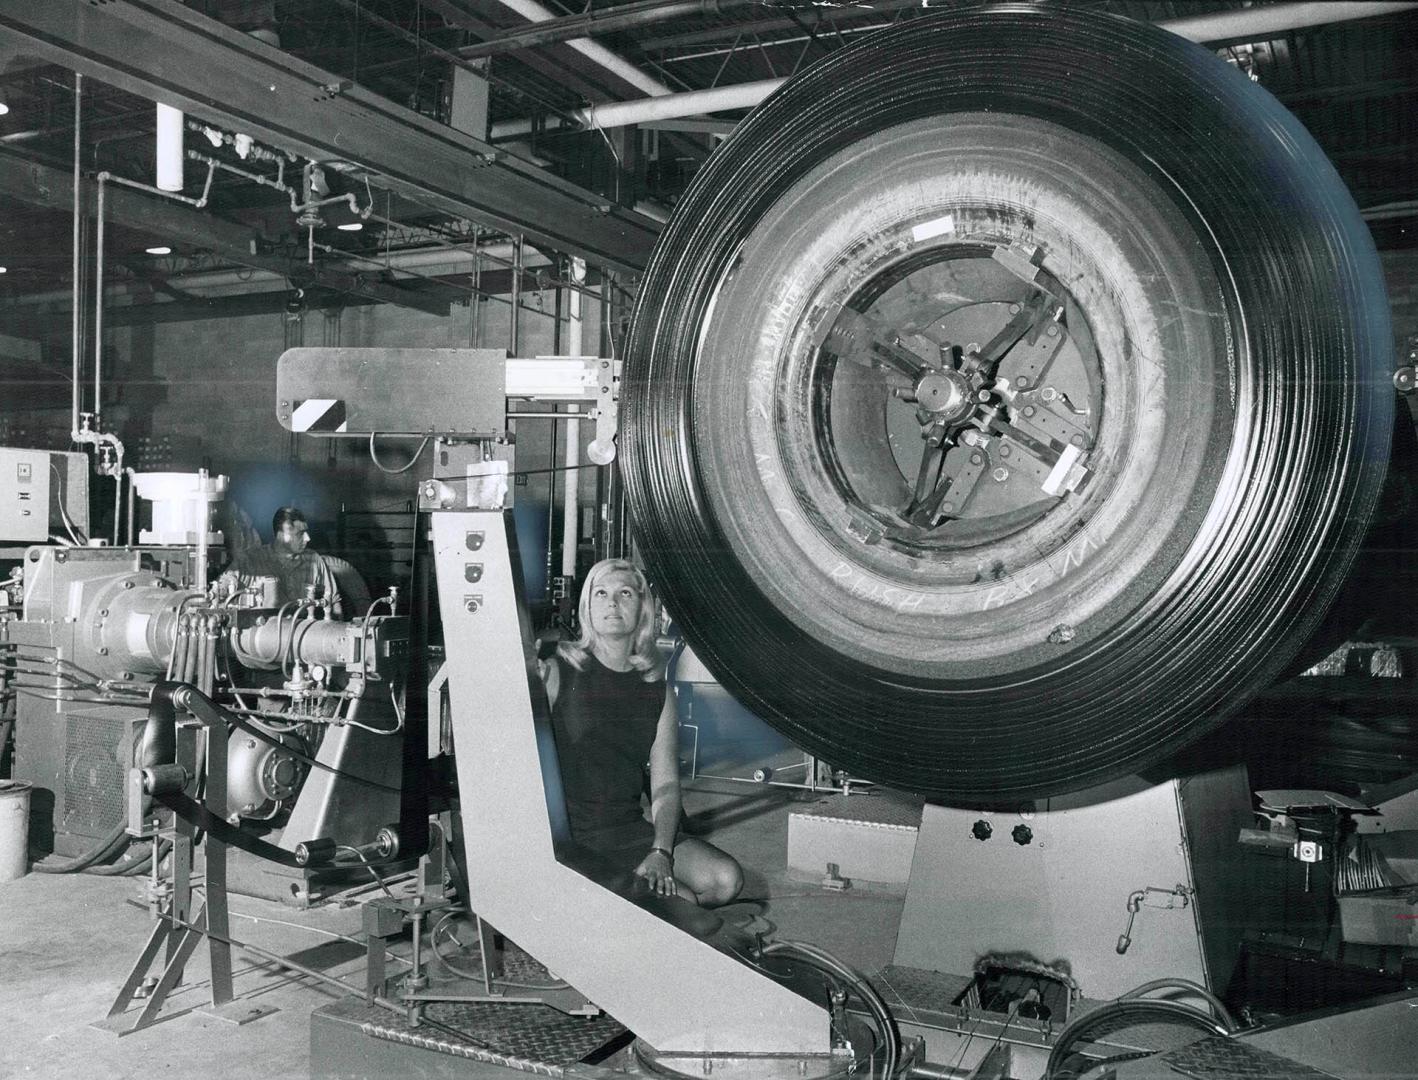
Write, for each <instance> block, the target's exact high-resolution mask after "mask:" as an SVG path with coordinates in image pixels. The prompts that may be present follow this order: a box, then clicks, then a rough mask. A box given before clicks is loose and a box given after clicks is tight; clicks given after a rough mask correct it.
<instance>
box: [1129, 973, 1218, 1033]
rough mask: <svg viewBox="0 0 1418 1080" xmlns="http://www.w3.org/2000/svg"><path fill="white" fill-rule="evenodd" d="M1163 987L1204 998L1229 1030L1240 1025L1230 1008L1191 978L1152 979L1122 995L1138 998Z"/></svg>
mask: <svg viewBox="0 0 1418 1080" xmlns="http://www.w3.org/2000/svg"><path fill="white" fill-rule="evenodd" d="M1163 989H1172V990H1185V991H1186V992H1187V993H1189V994H1195V995H1196V996H1197V997H1199V998H1204V999H1205V1000H1206V1002H1207V1003H1208V1004H1209V1005H1210V1006H1211V1011H1212V1012H1213V1013H1215V1014H1216V1019H1218V1020H1220V1021H1221V1022H1222V1023H1223V1024H1225V1025H1226V1027H1227V1028H1228V1029H1229V1030H1230V1031H1235V1030H1236V1029H1237V1028H1238V1027H1239V1026H1240V1025H1238V1024H1237V1023H1236V1020H1235V1018H1234V1017H1233V1016H1232V1015H1231V1012H1230V1010H1229V1009H1227V1008H1226V1006H1225V1004H1223V1003H1222V1001H1221V999H1220V998H1219V997H1217V996H1216V995H1215V994H1213V993H1212V992H1211V991H1210V990H1208V989H1207V988H1206V987H1204V986H1202V985H1201V983H1199V982H1193V981H1192V980H1191V979H1183V978H1181V977H1180V976H1174V977H1168V978H1163V979H1153V980H1151V981H1150V982H1145V983H1143V984H1142V985H1141V986H1135V987H1133V988H1132V989H1131V990H1129V991H1128V992H1127V993H1126V994H1123V995H1122V997H1124V998H1140V997H1142V996H1143V995H1144V994H1149V993H1151V992H1152V991H1153V990H1163Z"/></svg>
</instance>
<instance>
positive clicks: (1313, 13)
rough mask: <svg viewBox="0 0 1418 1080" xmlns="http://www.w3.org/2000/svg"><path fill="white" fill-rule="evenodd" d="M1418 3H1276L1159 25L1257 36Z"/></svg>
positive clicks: (1217, 37) (1211, 34)
mask: <svg viewBox="0 0 1418 1080" xmlns="http://www.w3.org/2000/svg"><path fill="white" fill-rule="evenodd" d="M1415 7H1418V3H1352V4H1351V3H1342V4H1339V3H1323V4H1274V5H1271V6H1269V7H1253V8H1239V9H1236V10H1233V11H1221V12H1216V13H1215V14H1212V15H1190V16H1187V17H1186V18H1180V19H1165V20H1163V21H1162V22H1159V23H1158V24H1157V25H1158V26H1160V27H1162V29H1164V30H1170V31H1171V32H1172V33H1174V34H1176V35H1177V36H1178V37H1184V38H1186V39H1187V40H1188V41H1196V42H1214V41H1231V40H1234V39H1238V38H1248V39H1255V38H1261V37H1268V36H1270V35H1272V34H1282V33H1284V32H1286V31H1287V30H1303V29H1305V27H1307V26H1322V25H1324V24H1325V23H1336V22H1348V21H1350V20H1352V19H1370V18H1374V17H1375V16H1378V15H1392V14H1394V13H1395V12H1400V11H1410V10H1412V9H1413V8H1415Z"/></svg>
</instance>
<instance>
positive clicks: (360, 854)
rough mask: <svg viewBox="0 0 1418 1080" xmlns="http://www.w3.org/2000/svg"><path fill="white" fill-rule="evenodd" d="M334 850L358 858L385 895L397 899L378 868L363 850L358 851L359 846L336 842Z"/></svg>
mask: <svg viewBox="0 0 1418 1080" xmlns="http://www.w3.org/2000/svg"><path fill="white" fill-rule="evenodd" d="M335 850H336V851H348V852H349V853H350V854H351V855H353V856H354V857H355V858H356V859H358V860H359V861H360V862H361V863H363V864H364V868H365V869H366V870H368V871H369V874H370V876H371V877H372V878H374V880H375V881H377V882H378V883H379V887H380V888H381V889H383V890H384V895H385V896H387V897H389V899H390V900H397V899H398V897H397V896H395V895H394V894H393V893H392V892H390V891H389V885H388V883H386V882H385V880H384V876H383V875H382V874H380V873H379V871H378V870H376V869H374V864H373V863H371V862H370V861H369V859H367V858H366V857H365V854H364V852H362V851H360V850H359V848H353V847H350V846H349V845H348V844H336V845H335Z"/></svg>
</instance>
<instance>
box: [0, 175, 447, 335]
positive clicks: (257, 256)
mask: <svg viewBox="0 0 1418 1080" xmlns="http://www.w3.org/2000/svg"><path fill="white" fill-rule="evenodd" d="M73 191H74V187H73V178H72V177H71V176H70V174H69V173H68V172H66V171H64V170H62V169H55V168H52V167H50V166H48V165H41V164H39V163H38V162H35V161H29V160H27V159H25V158H22V157H20V156H18V155H16V154H13V153H9V152H5V151H0V193H4V194H6V195H9V196H12V197H13V198H16V199H19V200H21V201H22V202H26V203H29V204H31V205H32V206H44V207H50V208H55V209H61V210H66V209H68V208H70V207H71V206H72V205H73V198H74V196H73ZM104 198H105V201H106V204H107V205H106V209H105V216H106V218H107V220H108V221H109V222H111V223H113V224H115V225H121V226H123V227H125V228H129V229H134V230H137V231H139V232H142V233H144V234H147V235H150V236H154V237H160V238H162V239H163V240H164V241H166V242H168V243H171V244H177V245H180V246H182V247H192V248H199V249H202V250H206V251H212V252H215V253H216V254H218V255H220V256H221V257H222V258H225V259H229V260H230V261H232V262H234V263H238V264H240V265H241V266H249V267H252V268H254V269H258V270H271V271H273V272H275V273H278V274H280V275H282V276H283V277H286V278H288V279H289V280H290V281H291V282H292V283H293V284H295V285H297V286H299V287H302V288H303V287H306V286H321V287H324V288H329V289H334V290H337V291H339V292H345V293H353V294H355V295H358V296H365V297H368V298H369V299H370V300H374V301H379V302H382V303H390V304H399V305H401V306H403V307H412V308H417V309H418V310H420V311H426V312H429V313H430V314H433V315H447V314H448V308H449V300H450V296H449V291H448V290H445V289H441V288H440V289H437V290H436V291H432V292H430V291H427V290H423V289H410V288H403V287H401V286H399V285H395V284H392V283H390V282H387V281H380V280H379V275H378V274H377V273H371V274H368V275H366V274H361V273H357V272H353V271H348V270H337V269H334V268H332V267H329V266H319V265H317V266H309V265H307V264H305V263H302V262H297V261H294V260H291V259H286V258H282V257H281V256H279V255H272V254H268V253H265V252H263V251H261V250H260V248H261V244H262V241H261V238H260V237H259V236H258V235H257V234H256V233H254V232H252V231H251V230H250V229H248V228H247V227H246V226H244V225H240V224H237V223H236V222H234V221H228V220H226V219H225V218H221V217H218V216H217V215H215V214H211V213H204V212H202V211H200V210H193V209H191V208H189V207H187V206H185V205H183V204H182V203H176V202H170V201H168V200H167V199H161V198H158V197H156V196H152V195H145V194H143V193H141V192H138V191H134V190H133V189H131V188H125V187H119V186H117V185H114V186H112V187H110V188H109V189H108V191H107V192H106V193H105V196H104ZM88 202H89V204H90V209H92V199H88ZM420 284H422V282H420Z"/></svg>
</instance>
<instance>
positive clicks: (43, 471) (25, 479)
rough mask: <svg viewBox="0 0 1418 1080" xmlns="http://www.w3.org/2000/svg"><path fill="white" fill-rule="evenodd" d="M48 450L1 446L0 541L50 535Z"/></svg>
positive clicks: (33, 540)
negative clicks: (15, 448) (13, 448)
mask: <svg viewBox="0 0 1418 1080" xmlns="http://www.w3.org/2000/svg"><path fill="white" fill-rule="evenodd" d="M51 479H52V475H51V473H50V471H49V451H47V450H11V449H5V448H0V543H5V542H9V543H42V542H44V541H45V540H48V539H49V490H50V482H51Z"/></svg>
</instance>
